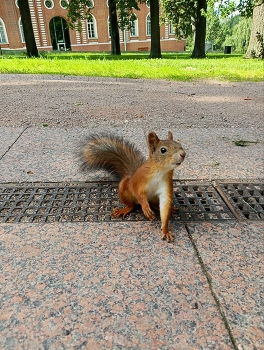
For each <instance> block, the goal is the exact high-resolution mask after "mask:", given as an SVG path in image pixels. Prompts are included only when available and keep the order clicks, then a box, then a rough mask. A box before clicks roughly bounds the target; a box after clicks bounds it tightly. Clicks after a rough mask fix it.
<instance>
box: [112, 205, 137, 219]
mask: <svg viewBox="0 0 264 350" xmlns="http://www.w3.org/2000/svg"><path fill="white" fill-rule="evenodd" d="M133 209H134V207H125V208H114V209H113V211H112V215H113V216H114V217H115V218H120V216H123V217H125V216H126V215H127V214H128V213H130V212H131V211H132V210H133Z"/></svg>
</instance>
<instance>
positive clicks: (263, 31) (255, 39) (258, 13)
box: [246, 1, 264, 59]
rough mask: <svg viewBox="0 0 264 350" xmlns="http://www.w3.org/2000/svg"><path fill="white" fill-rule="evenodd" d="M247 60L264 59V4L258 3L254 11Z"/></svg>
mask: <svg viewBox="0 0 264 350" xmlns="http://www.w3.org/2000/svg"><path fill="white" fill-rule="evenodd" d="M246 57H247V58H255V57H259V58H262V59H264V3H263V1H258V2H256V3H255V6H254V9H253V19H252V29H251V35H250V39H249V45H248V49H247V52H246Z"/></svg>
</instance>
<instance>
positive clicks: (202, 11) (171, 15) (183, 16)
mask: <svg viewBox="0 0 264 350" xmlns="http://www.w3.org/2000/svg"><path fill="white" fill-rule="evenodd" d="M162 4H163V8H164V11H165V14H166V16H167V17H168V19H169V20H171V21H172V23H173V24H174V26H175V33H176V35H177V36H178V37H179V38H181V37H183V36H184V37H187V36H189V35H190V34H194V36H195V38H194V48H193V52H192V56H191V57H192V58H204V57H205V36H206V10H207V1H206V0H195V1H188V0H163V3H162Z"/></svg>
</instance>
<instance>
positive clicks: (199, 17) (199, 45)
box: [191, 0, 207, 58]
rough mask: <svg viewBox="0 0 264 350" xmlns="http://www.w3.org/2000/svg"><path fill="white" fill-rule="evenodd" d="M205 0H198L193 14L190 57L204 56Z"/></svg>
mask: <svg viewBox="0 0 264 350" xmlns="http://www.w3.org/2000/svg"><path fill="white" fill-rule="evenodd" d="M206 10H207V2H206V0H198V1H197V5H196V16H195V40H194V48H193V52H192V55H191V58H205V57H206V56H205V36H206V16H205V14H204V13H206Z"/></svg>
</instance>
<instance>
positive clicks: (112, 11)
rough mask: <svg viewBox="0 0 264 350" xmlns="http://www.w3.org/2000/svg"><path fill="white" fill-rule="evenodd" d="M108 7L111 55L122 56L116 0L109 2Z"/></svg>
mask: <svg viewBox="0 0 264 350" xmlns="http://www.w3.org/2000/svg"><path fill="white" fill-rule="evenodd" d="M108 6H109V23H110V35H111V55H121V50H120V40H119V30H118V22H117V14H116V2H115V0H108Z"/></svg>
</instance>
